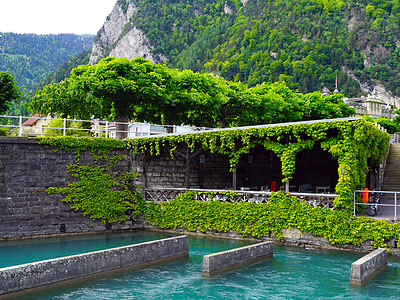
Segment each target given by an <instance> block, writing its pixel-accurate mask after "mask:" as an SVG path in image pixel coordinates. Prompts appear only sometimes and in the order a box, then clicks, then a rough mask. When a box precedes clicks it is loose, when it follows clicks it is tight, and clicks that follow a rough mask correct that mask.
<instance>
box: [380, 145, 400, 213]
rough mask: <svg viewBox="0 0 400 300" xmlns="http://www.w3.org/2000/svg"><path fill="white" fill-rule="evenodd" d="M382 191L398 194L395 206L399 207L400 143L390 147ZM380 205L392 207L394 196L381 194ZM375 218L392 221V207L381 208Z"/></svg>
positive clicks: (398, 211)
mask: <svg viewBox="0 0 400 300" xmlns="http://www.w3.org/2000/svg"><path fill="white" fill-rule="evenodd" d="M382 191H390V192H399V194H397V205H400V143H395V144H391V145H390V151H389V156H388V159H387V162H386V169H385V175H384V178H383V185H382ZM381 203H382V204H389V205H394V194H383V195H382V197H381ZM376 217H378V218H379V219H385V220H393V219H394V207H390V206H382V207H381V208H380V214H379V215H378V216H376ZM399 217H400V209H398V210H397V218H399Z"/></svg>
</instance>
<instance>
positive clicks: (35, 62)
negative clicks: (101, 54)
mask: <svg viewBox="0 0 400 300" xmlns="http://www.w3.org/2000/svg"><path fill="white" fill-rule="evenodd" d="M1 35H2V38H1V39H0V70H2V71H6V70H8V69H9V70H10V71H11V74H12V75H13V76H14V78H15V79H16V80H17V82H18V85H19V86H21V87H22V86H25V88H26V90H27V91H30V90H32V89H33V87H35V86H36V85H38V84H39V83H40V82H41V81H42V80H43V79H44V78H46V77H47V76H48V75H50V74H51V73H52V72H54V71H55V70H56V69H57V68H58V67H59V66H60V65H61V64H62V63H64V62H65V61H66V60H67V59H69V58H71V57H73V56H75V55H77V54H79V53H81V52H83V51H87V50H89V49H90V46H91V43H92V40H93V36H89V35H84V36H79V35H74V34H59V35H36V34H15V33H1Z"/></svg>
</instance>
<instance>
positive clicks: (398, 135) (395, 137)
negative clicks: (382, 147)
mask: <svg viewBox="0 0 400 300" xmlns="http://www.w3.org/2000/svg"><path fill="white" fill-rule="evenodd" d="M390 142H391V143H400V132H395V133H393V134H391V135H390Z"/></svg>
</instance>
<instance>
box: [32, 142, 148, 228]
mask: <svg viewBox="0 0 400 300" xmlns="http://www.w3.org/2000/svg"><path fill="white" fill-rule="evenodd" d="M39 143H40V144H48V145H51V146H55V147H56V148H55V151H57V150H58V149H62V150H66V151H73V152H75V154H76V155H75V158H76V161H75V163H74V164H71V165H69V166H67V173H70V174H71V176H72V177H75V178H77V181H76V182H70V183H68V186H67V187H61V188H60V187H49V188H48V189H47V190H46V192H47V193H48V194H61V195H64V196H65V198H63V199H62V200H61V201H64V202H67V203H70V206H71V208H72V209H74V210H81V211H82V214H83V216H89V217H90V218H91V219H93V220H98V219H99V220H101V221H102V222H103V223H114V222H123V221H126V220H127V218H128V214H130V215H131V216H132V218H133V219H136V217H137V216H138V215H139V214H140V213H141V212H142V211H143V210H144V207H145V206H146V203H145V201H144V200H143V197H142V196H141V195H140V193H138V192H137V188H138V187H139V186H136V185H133V184H132V181H133V179H134V178H136V177H137V176H138V174H134V173H132V172H119V171H115V172H113V166H114V165H115V164H116V163H118V162H119V161H121V160H124V156H123V155H116V154H115V155H110V153H111V151H113V150H118V149H119V150H126V145H125V143H124V142H123V141H119V140H114V139H105V138H88V137H80V138H75V137H56V138H40V139H39ZM82 151H90V152H91V155H92V157H93V161H94V165H81V164H80V163H79V157H80V154H81V152H82Z"/></svg>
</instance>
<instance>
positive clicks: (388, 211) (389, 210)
mask: <svg viewBox="0 0 400 300" xmlns="http://www.w3.org/2000/svg"><path fill="white" fill-rule="evenodd" d="M398 200H400V192H390V191H369V190H355V191H354V199H353V201H354V202H353V204H354V211H353V213H354V215H355V214H356V209H357V206H365V207H366V208H369V209H370V211H371V213H368V214H369V215H371V216H375V215H380V216H381V217H383V218H386V219H394V220H397V212H400V202H399V201H398ZM392 216H393V217H392Z"/></svg>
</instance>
